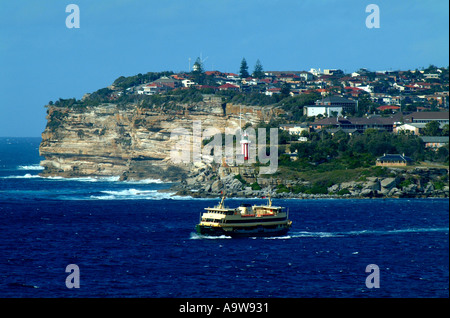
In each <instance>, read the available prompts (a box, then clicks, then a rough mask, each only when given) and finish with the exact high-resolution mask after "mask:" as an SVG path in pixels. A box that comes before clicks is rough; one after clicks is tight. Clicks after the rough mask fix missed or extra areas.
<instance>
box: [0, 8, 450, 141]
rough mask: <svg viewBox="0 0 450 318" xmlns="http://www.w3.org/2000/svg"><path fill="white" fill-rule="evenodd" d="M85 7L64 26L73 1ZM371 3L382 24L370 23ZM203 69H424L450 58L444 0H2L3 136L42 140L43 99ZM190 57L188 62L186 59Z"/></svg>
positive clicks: (0, 91) (0, 120)
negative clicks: (124, 79) (75, 21)
mask: <svg viewBox="0 0 450 318" xmlns="http://www.w3.org/2000/svg"><path fill="white" fill-rule="evenodd" d="M69 4H76V5H77V6H78V8H79V21H80V25H79V28H68V27H67V26H66V18H67V17H68V16H69V15H70V14H71V13H72V12H66V6H67V5H69ZM370 4H376V5H377V6H378V8H379V22H380V25H379V28H368V27H367V26H366V19H367V18H368V16H369V15H371V14H373V11H369V12H366V8H367V6H368V5H370ZM199 56H202V58H203V59H204V68H205V69H206V70H219V71H222V72H233V73H238V72H239V66H240V63H241V61H242V59H243V58H245V59H246V61H247V63H248V65H249V70H250V71H252V70H253V67H254V65H255V63H256V60H257V59H259V60H260V61H261V64H262V65H263V68H264V70H266V71H268V70H280V71H281V70H291V71H293V70H295V71H302V70H306V71H308V70H310V69H311V68H316V69H318V68H321V69H322V70H323V69H327V68H337V69H342V70H344V71H345V72H347V73H350V72H353V71H356V70H358V69H359V68H367V69H369V70H371V71H379V70H408V69H421V68H426V67H428V66H429V65H431V64H432V65H436V66H439V67H447V66H448V65H449V2H448V1H447V0H408V1H406V0H368V1H365V0H214V1H213V0H189V1H187V0H164V1H161V0H158V1H156V0H67V1H62V0H45V1H42V0H17V1H5V0H1V1H0V137H39V136H40V134H41V133H42V132H43V130H44V128H45V125H46V119H45V116H46V109H45V107H44V106H45V105H46V104H48V102H49V101H56V100H57V99H58V98H73V97H75V98H77V99H80V98H81V97H82V96H83V95H84V94H85V93H91V92H94V91H96V90H98V89H100V88H103V87H106V86H109V85H110V84H112V83H113V82H114V80H115V79H116V78H118V77H119V76H131V75H135V74H138V73H147V72H157V71H165V70H168V71H174V72H181V71H188V68H189V65H191V66H192V65H193V63H194V61H195V60H196V58H197V57H199ZM189 59H191V62H190V64H189Z"/></svg>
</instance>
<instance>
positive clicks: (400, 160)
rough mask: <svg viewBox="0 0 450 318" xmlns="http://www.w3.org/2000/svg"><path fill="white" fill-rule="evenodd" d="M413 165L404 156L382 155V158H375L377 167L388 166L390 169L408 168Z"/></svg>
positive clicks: (410, 160)
mask: <svg viewBox="0 0 450 318" xmlns="http://www.w3.org/2000/svg"><path fill="white" fill-rule="evenodd" d="M412 163H413V160H412V159H411V158H410V157H407V156H405V154H401V155H399V154H384V155H383V156H382V157H379V158H377V161H376V165H377V166H382V167H386V166H390V167H404V166H409V165H411V164H412Z"/></svg>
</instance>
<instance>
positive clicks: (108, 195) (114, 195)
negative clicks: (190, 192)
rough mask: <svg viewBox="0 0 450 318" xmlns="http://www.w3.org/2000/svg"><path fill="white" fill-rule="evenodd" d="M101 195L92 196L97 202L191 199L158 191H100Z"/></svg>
mask: <svg viewBox="0 0 450 318" xmlns="http://www.w3.org/2000/svg"><path fill="white" fill-rule="evenodd" d="M100 193H101V195H91V197H90V198H91V199H96V200H166V199H172V200H187V199H191V197H182V196H178V195H175V193H170V192H158V190H138V189H125V190H119V191H100Z"/></svg>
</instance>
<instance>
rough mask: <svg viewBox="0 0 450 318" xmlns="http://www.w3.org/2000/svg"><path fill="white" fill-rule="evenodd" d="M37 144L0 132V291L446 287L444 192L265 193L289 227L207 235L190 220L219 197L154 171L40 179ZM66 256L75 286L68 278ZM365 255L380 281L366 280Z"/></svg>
mask: <svg viewBox="0 0 450 318" xmlns="http://www.w3.org/2000/svg"><path fill="white" fill-rule="evenodd" d="M39 142H40V139H39V138H0V297H2V298H10V297H14V298H16V297H19V298H22V297H27V298H28V297H31V298H34V297H39V298H42V297H43V298H53V297H58V298H60V297H83V298H91V297H95V298H97V297H121V298H122V297H133V298H134V297H152V298H154V297H164V298H166V297H169V298H170V297H176V298H206V297H207V298H215V297H220V298H224V297H225V298H227V297H233V298H244V297H245V298H272V297H274V298H316V297H318V298H342V297H345V298H361V297H362V298H365V297H376V298H386V297H395V298H398V297H401V298H405V297H408V298H409V297H420V298H423V297H425V298H428V297H432V298H435V297H449V202H448V200H444V199H392V200H391V199H389V200H383V199H368V200H338V199H323V200H277V199H274V200H273V201H274V202H273V203H274V204H275V205H281V206H286V207H287V208H289V211H290V218H291V220H292V221H293V226H292V229H291V231H290V232H289V233H288V235H286V236H282V237H277V238H243V239H231V238H227V237H219V238H215V239H211V238H206V237H200V236H198V235H197V234H195V233H194V226H195V224H196V223H197V222H198V219H199V215H200V212H201V211H202V210H203V208H204V207H208V206H212V205H215V204H216V203H217V202H218V200H219V199H218V198H217V199H192V198H186V197H177V196H173V195H172V194H171V193H160V192H158V190H160V189H167V188H169V187H170V184H165V183H161V182H159V181H158V180H144V181H139V182H120V181H118V178H117V177H110V178H98V179H97V178H76V179H64V178H57V177H56V178H43V177H40V176H38V173H39V172H41V170H39V169H40V167H39V161H40V160H41V159H42V158H40V157H39V154H38V147H39ZM242 201H243V200H240V199H228V200H226V203H227V205H228V206H237V205H238V204H239V203H241V202H242ZM247 202H250V203H263V202H265V201H264V200H262V199H250V200H247ZM69 264H76V265H77V266H78V268H79V278H80V286H79V288H67V287H66V278H67V277H68V275H69V274H70V273H68V272H66V267H67V266H68V265H69ZM369 264H375V265H377V266H378V268H379V280H378V281H379V288H368V287H367V286H366V278H367V277H368V275H370V274H371V273H370V272H366V267H367V265H369Z"/></svg>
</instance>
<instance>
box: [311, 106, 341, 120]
mask: <svg viewBox="0 0 450 318" xmlns="http://www.w3.org/2000/svg"><path fill="white" fill-rule="evenodd" d="M342 111H343V108H342V106H315V105H311V106H304V107H303V115H305V116H307V117H315V116H319V115H323V116H325V117H337V116H342Z"/></svg>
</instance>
